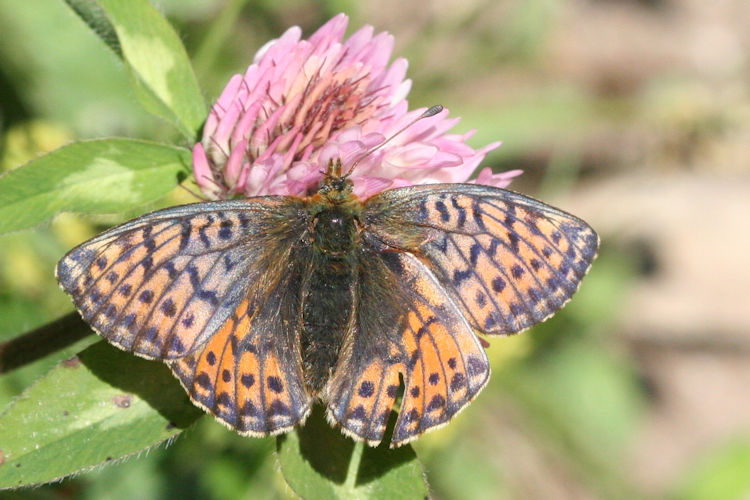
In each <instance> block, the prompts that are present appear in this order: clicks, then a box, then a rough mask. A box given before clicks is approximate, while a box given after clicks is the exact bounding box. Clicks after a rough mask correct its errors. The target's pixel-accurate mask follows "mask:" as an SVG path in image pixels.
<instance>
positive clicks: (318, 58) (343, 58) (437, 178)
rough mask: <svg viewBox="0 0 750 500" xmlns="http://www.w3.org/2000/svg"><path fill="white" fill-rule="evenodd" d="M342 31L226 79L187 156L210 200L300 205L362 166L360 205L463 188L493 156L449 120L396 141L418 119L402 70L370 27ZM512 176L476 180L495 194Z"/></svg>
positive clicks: (389, 45)
mask: <svg viewBox="0 0 750 500" xmlns="http://www.w3.org/2000/svg"><path fill="white" fill-rule="evenodd" d="M347 24H348V18H347V17H346V16H345V15H343V14H339V15H337V16H336V17H334V18H333V19H331V20H330V21H328V22H327V23H326V24H325V25H323V26H322V27H321V28H320V29H319V30H318V31H316V32H315V33H314V34H313V35H312V36H310V38H308V39H307V40H303V39H301V36H302V35H301V30H300V28H298V27H292V28H290V29H289V30H287V31H286V33H284V34H283V35H282V36H281V38H279V39H277V40H272V41H271V42H269V43H267V44H266V45H265V46H264V47H262V48H261V49H260V50H259V51H258V53H257V54H256V56H255V60H254V62H253V64H252V65H250V67H249V68H248V69H247V71H246V72H245V74H244V75H235V76H233V77H232V78H231V79H230V80H229V83H228V84H227V86H226V88H225V89H224V91H223V92H222V94H221V96H220V97H219V99H218V100H217V101H216V103H215V104H214V105H213V107H212V108H211V111H210V113H209V116H208V118H207V120H206V123H205V126H204V130H203V139H202V141H201V142H199V143H198V144H196V145H195V146H194V148H193V170H194V173H195V178H196V181H197V183H198V186H199V187H200V189H201V191H202V192H203V193H204V194H205V195H206V196H207V197H209V198H211V199H227V198H232V197H235V196H248V197H249V196H258V195H269V194H271V195H296V196H302V195H307V194H310V193H312V192H314V191H315V190H316V189H317V187H318V186H319V184H320V182H321V180H322V178H323V172H324V171H325V169H326V165H327V164H328V162H329V160H332V159H340V160H341V161H342V163H343V164H344V165H345V166H347V165H353V164H354V163H355V162H357V161H358V160H359V161H358V163H357V166H356V168H355V169H354V171H353V172H352V175H351V179H352V181H353V183H354V190H355V193H356V194H358V195H359V196H361V197H367V196H370V195H372V194H374V193H376V192H378V191H381V190H383V189H386V188H389V187H398V186H407V185H412V184H424V183H435V182H464V181H466V180H467V179H468V178H469V177H470V176H471V174H472V173H473V172H474V170H475V169H476V167H477V166H478V165H479V163H480V162H481V161H482V160H483V159H484V157H485V155H486V154H487V152H489V151H491V150H492V149H494V148H496V147H497V146H498V145H499V143H492V144H489V145H488V146H485V147H484V148H482V149H479V150H474V149H472V148H471V147H469V146H468V145H466V143H465V141H466V139H468V138H469V136H470V135H471V133H468V134H463V135H458V134H449V133H448V131H449V130H450V129H451V128H452V127H453V126H454V125H455V124H456V123H457V122H458V119H456V118H448V111H447V110H443V111H442V112H441V113H440V114H438V115H436V116H434V117H431V118H429V119H424V120H419V121H417V122H416V123H414V124H413V125H411V126H409V127H408V128H406V130H405V131H403V132H402V133H399V134H398V135H395V136H394V134H396V133H397V132H398V131H400V130H401V129H402V128H403V127H404V126H405V125H407V124H409V123H410V122H412V121H414V119H415V118H416V117H418V116H419V115H421V114H422V112H423V111H424V109H422V110H419V109H418V110H414V111H408V103H407V101H406V96H407V94H408V93H409V90H410V88H411V81H410V80H408V79H406V78H405V76H406V69H407V61H406V60H405V59H403V58H399V59H396V60H395V61H393V62H392V63H390V64H389V60H390V58H391V52H392V49H393V37H392V36H391V35H389V34H388V33H378V34H374V30H373V28H372V27H371V26H365V27H363V28H361V29H360V30H358V31H357V32H355V33H354V34H352V35H351V36H350V37H349V38H347V39H346V40H344V34H345V31H346V27H347ZM388 139H391V140H389V141H388V142H387V143H386V144H383V143H384V142H385V141H386V140H388ZM381 144H383V147H381V148H379V149H377V150H375V151H372V152H371V153H370V154H367V153H368V151H370V150H372V149H373V148H375V147H376V146H378V145H381ZM518 173H520V171H511V172H505V173H502V174H494V175H493V174H492V172H491V171H490V169H487V168H486V169H484V170H483V171H482V172H481V173H480V174H479V178H478V180H479V181H480V182H481V183H484V184H491V185H495V186H500V187H502V186H505V185H507V184H508V183H509V182H510V179H511V178H512V177H514V176H515V175H518Z"/></svg>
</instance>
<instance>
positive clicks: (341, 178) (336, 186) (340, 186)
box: [318, 158, 354, 204]
mask: <svg viewBox="0 0 750 500" xmlns="http://www.w3.org/2000/svg"><path fill="white" fill-rule="evenodd" d="M342 169H343V167H342V165H341V160H340V159H338V158H337V159H332V160H331V161H330V162H329V163H328V169H327V170H326V172H325V174H324V177H323V184H322V185H321V186H320V189H318V194H320V196H322V197H323V198H324V199H326V200H328V201H329V202H331V203H335V204H338V203H343V202H345V201H347V200H349V199H351V195H352V190H353V189H354V185H353V184H352V181H351V179H349V175H350V174H351V171H349V172H347V173H346V174H342V173H341V171H342Z"/></svg>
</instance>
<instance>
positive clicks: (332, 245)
mask: <svg viewBox="0 0 750 500" xmlns="http://www.w3.org/2000/svg"><path fill="white" fill-rule="evenodd" d="M355 217H356V216H355V214H353V213H352V212H351V211H349V210H346V209H342V208H339V207H336V208H330V209H327V210H323V211H321V212H319V213H318V214H316V215H315V217H314V219H313V231H312V232H313V235H312V236H313V244H312V257H311V258H312V261H311V263H310V267H309V269H310V271H309V274H308V276H307V281H306V286H305V292H304V296H303V298H302V301H303V308H302V325H303V328H302V334H301V336H300V337H301V338H300V340H301V347H302V366H303V371H304V374H305V383H306V385H307V387H308V388H309V389H310V391H311V392H312V393H313V394H317V393H319V392H320V391H321V390H322V389H323V387H324V386H325V384H326V382H327V380H328V377H329V376H330V373H331V370H332V369H333V367H334V365H335V364H336V361H337V360H338V358H339V352H340V350H341V346H342V344H343V341H344V337H345V334H346V332H347V330H348V328H349V321H350V317H351V314H352V296H353V291H352V290H353V283H354V276H355V271H356V270H355V263H356V259H355V258H354V255H355V248H356V246H357V238H358V236H357V228H356V223H355Z"/></svg>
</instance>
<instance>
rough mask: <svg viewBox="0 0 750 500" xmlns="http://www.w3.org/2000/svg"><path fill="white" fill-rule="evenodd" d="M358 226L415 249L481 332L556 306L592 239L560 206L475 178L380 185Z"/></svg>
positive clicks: (513, 325)
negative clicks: (479, 182) (402, 185)
mask: <svg viewBox="0 0 750 500" xmlns="http://www.w3.org/2000/svg"><path fill="white" fill-rule="evenodd" d="M364 226H365V229H366V231H368V232H369V233H370V234H371V235H372V236H374V237H375V238H377V239H378V240H380V241H381V242H382V243H383V244H385V245H387V246H388V247H392V248H398V249H401V250H405V251H408V252H413V253H414V254H415V255H417V256H418V257H419V258H420V259H421V260H422V261H423V262H424V263H425V264H426V266H427V267H428V268H429V269H430V270H431V271H432V272H433V273H434V275H435V276H436V277H437V279H438V281H439V282H440V284H441V285H442V286H443V287H444V288H445V290H447V291H448V293H449V294H450V296H451V298H452V299H453V300H454V301H455V302H456V303H457V304H458V306H459V308H460V310H461V312H462V313H463V315H464V316H465V317H466V319H467V320H468V322H469V324H470V325H471V326H472V327H473V328H475V329H477V330H479V331H481V332H483V333H486V334H511V333H516V332H519V331H521V330H524V329H526V328H528V327H530V326H531V325H533V324H535V323H538V322H540V321H544V320H545V319H546V318H548V317H549V316H551V315H552V314H553V313H554V312H555V311H557V310H558V309H560V308H561V307H562V306H563V305H565V303H566V302H567V301H568V300H569V299H570V297H571V296H572V295H573V293H575V291H576V290H577V289H578V286H579V284H580V281H581V279H582V278H583V276H584V275H585V274H586V272H587V271H588V269H589V266H590V265H591V262H592V261H593V259H594V257H595V256H596V252H597V248H598V245H599V239H598V236H597V235H596V233H595V232H594V230H593V229H592V228H591V227H590V226H589V225H588V224H586V223H585V222H584V221H582V220H580V219H578V218H576V217H574V216H572V215H570V214H568V213H566V212H563V211H561V210H558V209H556V208H554V207H551V206H549V205H545V204H544V203H541V202H539V201H536V200H534V199H532V198H529V197H526V196H523V195H520V194H517V193H513V192H512V191H507V190H504V189H499V188H494V187H489V186H479V185H474V184H438V185H423V186H411V187H406V188H398V189H391V190H387V191H384V192H382V193H379V194H378V195H376V196H373V197H372V198H370V199H369V200H367V201H366V203H365V212H364Z"/></svg>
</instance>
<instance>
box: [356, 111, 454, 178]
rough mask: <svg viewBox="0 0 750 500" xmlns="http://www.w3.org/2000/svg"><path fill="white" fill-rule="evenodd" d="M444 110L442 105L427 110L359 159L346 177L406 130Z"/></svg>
mask: <svg viewBox="0 0 750 500" xmlns="http://www.w3.org/2000/svg"><path fill="white" fill-rule="evenodd" d="M442 110H443V107H442V106H441V105H440V104H436V105H434V106H430V107H429V108H428V109H427V111H425V112H424V113H422V114H421V115H419V116H418V117H416V118H415V119H413V120H412V121H410V122H409V123H407V124H406V125H404V126H403V127H401V129H400V130H399V131H398V132H396V133H395V134H393V135H392V136H390V137H389V138H388V139H386V140H384V141H383V142H381V143H380V144H378V145H377V146H375V147H374V148H372V149H370V150H369V151H367V152H366V153H365V154H363V155H362V156H360V157H359V158H357V160H356V161H355V162H354V163H352V166H351V168H350V169H349V171H348V172H347V173H346V175H345V176H344V177H349V176H350V175H351V173H352V171H353V170H354V168H355V167H356V166H357V165H359V162H361V161H362V160H364V159H365V158H367V157H368V156H370V155H371V154H373V153H374V152H375V151H377V150H378V149H380V148H382V147H383V146H385V145H386V144H388V143H389V142H391V141H392V140H393V139H394V138H395V137H398V136H399V135H401V133H402V132H403V131H404V130H406V129H408V128H409V127H411V126H412V125H414V124H415V123H417V122H418V121H419V120H422V119H423V118H430V117H431V116H435V115H436V114H438V113H440V112H441V111H442Z"/></svg>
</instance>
